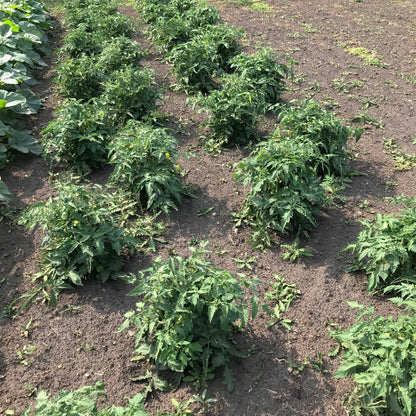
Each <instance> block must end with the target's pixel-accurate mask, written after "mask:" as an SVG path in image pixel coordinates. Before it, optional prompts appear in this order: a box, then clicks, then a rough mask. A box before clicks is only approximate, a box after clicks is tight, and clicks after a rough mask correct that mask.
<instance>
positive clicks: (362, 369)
mask: <svg viewBox="0 0 416 416" xmlns="http://www.w3.org/2000/svg"><path fill="white" fill-rule="evenodd" d="M392 300H393V301H394V302H395V303H397V304H399V305H405V306H406V309H407V311H408V313H409V314H406V315H399V316H398V317H397V319H393V317H392V316H389V317H388V318H385V317H383V316H379V315H377V316H374V308H373V307H372V306H368V307H366V306H363V305H359V304H358V303H357V302H348V304H349V305H350V307H352V308H357V309H358V311H359V312H358V316H357V320H356V323H355V324H354V325H353V326H352V327H350V328H349V329H347V330H335V331H333V330H331V331H330V333H331V335H332V337H333V338H334V339H335V340H336V341H337V342H339V343H340V344H341V346H342V347H343V348H344V349H345V351H344V353H343V356H342V364H341V366H340V367H339V368H338V370H337V371H336V372H335V377H338V378H343V377H348V376H353V377H354V381H355V383H356V387H355V389H354V391H353V393H352V394H351V395H350V396H349V397H348V398H347V399H346V401H345V405H346V406H347V408H348V410H349V412H350V414H352V415H362V414H368V415H386V414H388V415H391V416H403V415H406V416H413V415H415V414H416V413H415V409H416V388H415V384H414V374H415V371H416V364H415V360H414V359H413V357H414V355H415V352H416V343H415V336H414V334H415V331H416V319H415V311H416V304H415V300H414V298H413V299H406V300H403V299H402V298H399V299H397V298H396V299H392Z"/></svg>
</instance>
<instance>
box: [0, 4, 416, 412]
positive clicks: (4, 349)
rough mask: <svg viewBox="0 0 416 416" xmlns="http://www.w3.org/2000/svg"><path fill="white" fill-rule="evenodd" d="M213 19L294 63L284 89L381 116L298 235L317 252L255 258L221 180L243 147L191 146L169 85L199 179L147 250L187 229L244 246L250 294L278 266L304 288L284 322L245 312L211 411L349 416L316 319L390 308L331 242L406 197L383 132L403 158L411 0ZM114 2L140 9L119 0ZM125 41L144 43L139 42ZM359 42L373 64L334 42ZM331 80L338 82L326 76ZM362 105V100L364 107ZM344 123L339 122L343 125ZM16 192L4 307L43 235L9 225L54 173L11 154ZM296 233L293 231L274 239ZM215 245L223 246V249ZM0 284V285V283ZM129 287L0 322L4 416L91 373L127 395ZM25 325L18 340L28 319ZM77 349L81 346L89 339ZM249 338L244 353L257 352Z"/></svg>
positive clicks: (51, 99) (34, 125)
mask: <svg viewBox="0 0 416 416" xmlns="http://www.w3.org/2000/svg"><path fill="white" fill-rule="evenodd" d="M214 4H215V5H216V6H217V7H219V8H220V10H221V14H222V16H223V18H224V20H225V21H226V22H227V23H228V24H230V25H233V26H235V27H237V28H242V29H244V30H245V32H246V34H247V37H246V38H245V39H244V45H245V47H246V48H247V51H253V50H254V49H255V48H257V47H260V46H270V47H272V48H273V49H274V50H275V51H276V52H277V53H279V54H282V55H286V56H289V57H291V58H294V59H295V60H296V61H297V62H298V65H297V66H296V68H295V73H296V75H295V78H294V80H293V81H291V82H289V83H288V86H289V90H288V91H287V92H286V93H285V94H284V96H283V99H284V101H285V102H288V101H290V100H292V99H303V98H306V97H313V98H314V99H317V100H322V101H325V102H326V103H328V104H332V107H333V111H334V112H335V113H336V114H337V115H338V116H339V117H341V118H343V119H345V120H351V119H352V118H353V117H354V116H355V115H357V114H358V113H364V111H368V115H370V116H371V117H373V121H374V120H377V121H379V122H381V123H382V127H377V126H375V125H374V122H373V123H371V121H372V120H371V119H367V123H366V124H365V125H364V128H365V133H364V135H363V137H362V138H361V140H360V141H359V142H358V143H355V142H353V141H351V143H350V149H351V151H352V154H353V155H354V158H353V160H352V161H351V165H352V167H353V168H354V169H356V170H357V171H360V172H361V173H362V175H361V176H357V177H355V178H354V179H353V181H352V183H351V187H350V188H349V189H348V190H347V191H346V192H345V196H346V199H345V202H344V203H342V204H340V205H339V206H337V207H334V208H332V209H330V210H328V211H327V212H326V213H325V214H324V215H322V216H321V218H319V226H318V227H317V229H316V230H314V231H313V232H312V233H311V238H310V240H309V241H304V242H303V244H304V245H305V246H306V247H308V248H309V249H311V250H312V252H313V253H314V256H313V257H311V258H306V259H301V260H300V261H298V262H296V263H293V264H291V263H289V262H287V261H283V260H281V255H282V251H281V250H280V249H279V248H272V249H268V250H266V251H265V252H258V251H252V250H251V248H250V245H249V244H248V237H249V230H247V229H235V228H234V225H233V223H232V221H231V219H232V217H231V212H233V211H234V212H235V211H237V210H238V209H239V206H240V204H241V202H242V200H243V197H244V189H243V188H242V185H241V184H240V183H236V182H235V181H234V179H233V169H232V166H233V164H234V163H235V162H237V161H239V160H240V159H241V158H242V157H244V156H245V155H246V154H247V152H246V151H245V150H243V149H230V150H227V151H224V152H222V153H221V154H220V155H219V156H218V157H212V156H210V155H208V154H206V153H204V152H203V149H202V148H201V146H199V136H200V134H201V133H203V130H201V129H200V128H199V126H200V123H201V122H202V121H203V120H204V116H203V115H202V114H197V113H195V112H194V111H193V110H192V109H191V108H190V107H189V106H186V98H187V97H186V95H184V94H181V93H178V92H176V91H174V90H172V89H167V90H166V92H165V100H164V104H163V107H162V108H161V110H162V111H163V112H164V113H165V114H167V115H168V118H169V121H168V126H169V127H171V128H172V129H173V130H174V133H175V135H176V137H177V138H178V140H179V142H180V146H181V150H182V151H191V152H193V153H195V154H196V157H191V158H190V159H189V160H183V161H181V164H182V165H183V166H184V168H185V169H186V170H187V171H188V174H187V178H186V179H187V181H188V182H189V183H190V184H192V185H195V186H196V187H197V189H198V190H197V192H196V198H195V199H186V200H184V201H183V203H182V205H181V207H180V209H179V210H178V211H177V212H174V213H173V214H172V215H171V216H170V218H166V219H165V222H166V225H167V229H168V231H167V233H166V235H165V236H164V237H165V239H166V240H167V243H166V244H160V245H159V246H158V252H157V255H160V256H162V257H163V258H165V259H167V258H168V256H169V253H170V252H172V251H173V252H175V253H177V254H180V255H182V256H187V255H189V242H190V240H192V239H197V240H209V241H210V244H209V247H210V248H211V249H212V253H211V254H210V255H209V258H210V259H211V261H212V262H213V263H215V264H216V265H217V266H218V267H221V268H224V269H226V270H229V271H231V272H233V273H237V272H240V271H241V270H240V269H238V268H237V263H236V262H235V261H233V260H232V259H233V258H240V259H241V258H244V256H246V255H247V256H249V257H251V256H255V258H256V263H255V264H253V271H249V270H246V272H247V274H248V275H256V276H257V277H258V278H259V279H260V280H261V281H262V283H263V284H262V285H261V287H260V288H259V293H260V296H261V295H263V294H264V292H266V291H268V290H269V289H270V287H269V282H271V281H272V279H273V275H274V274H279V275H282V274H283V275H284V276H285V278H286V280H287V281H288V282H290V283H296V284H297V286H298V288H299V289H300V291H301V294H302V295H301V297H300V298H299V299H298V300H297V301H296V302H295V303H294V304H293V305H292V306H291V307H290V309H289V311H288V312H287V314H286V317H287V318H290V319H292V320H293V322H294V323H293V328H292V331H291V332H288V331H286V330H285V329H283V328H281V327H279V326H274V327H271V328H269V329H266V327H265V323H266V322H267V317H266V316H259V317H257V318H256V319H255V320H252V321H251V322H250V323H249V325H248V326H247V328H246V329H245V330H244V331H243V332H242V333H241V334H238V335H236V341H237V342H238V344H239V346H240V348H241V349H242V350H243V351H246V352H249V351H250V352H251V353H250V354H249V356H248V357H247V358H245V359H236V360H234V361H233V362H232V368H233V370H234V371H235V374H236V379H237V383H236V386H235V390H234V392H232V393H228V392H227V391H226V388H225V386H224V385H223V384H222V378H221V374H218V377H217V378H216V379H215V380H213V381H212V382H210V384H209V386H208V389H207V397H215V398H217V399H218V401H217V403H216V405H215V408H214V409H213V410H212V414H213V415H223V416H260V415H262V416H264V415H269V416H277V415H279V416H293V415H305V416H306V415H308V416H310V415H327V416H338V415H343V414H346V412H345V410H344V408H343V406H342V403H343V400H344V398H345V397H346V395H348V393H349V392H351V391H352V388H353V382H352V381H351V380H348V379H342V380H339V379H334V378H333V373H334V371H335V370H336V368H337V367H338V366H339V363H340V358H339V357H336V358H330V357H329V356H328V352H329V351H330V350H331V348H332V347H333V346H334V342H333V340H332V339H331V337H330V335H329V334H328V323H335V324H338V325H341V326H342V327H344V328H347V327H348V326H350V325H351V324H352V323H353V322H354V319H355V315H356V314H355V312H354V310H351V309H350V308H349V307H348V305H347V303H346V302H347V301H348V300H354V301H358V302H360V303H362V304H366V305H370V304H371V305H374V306H375V307H376V310H377V312H378V313H379V314H383V315H385V316H387V315H389V314H396V313H397V310H396V308H395V307H394V306H393V305H392V304H391V303H390V302H389V301H388V300H386V299H385V298H382V297H377V296H369V295H368V294H367V290H366V277H365V276H364V275H363V274H349V273H345V272H343V271H342V268H343V267H345V266H346V264H347V260H348V256H347V255H346V254H345V253H342V252H341V250H342V249H343V247H345V246H346V245H347V244H348V243H349V242H352V241H353V240H354V239H355V238H356V236H357V234H358V232H359V229H360V225H359V224H358V223H357V220H359V219H363V218H371V217H372V216H373V214H374V213H375V212H386V211H387V210H390V209H391V207H389V206H387V205H386V203H385V202H383V201H381V200H380V198H383V197H385V196H393V195H400V194H405V195H407V196H416V195H415V187H414V185H415V172H414V170H408V171H398V170H395V168H394V164H393V160H392V158H391V156H390V155H389V154H388V153H386V152H385V148H384V145H383V138H392V137H393V138H394V139H395V140H396V142H397V144H398V145H399V146H400V147H401V148H402V149H403V150H405V151H406V152H409V153H414V149H413V147H412V140H411V139H412V138H414V137H416V129H415V124H416V116H415V105H416V103H415V100H414V97H413V94H414V89H415V86H414V82H416V60H415V58H416V56H415V54H416V50H415V49H414V45H415V40H416V39H415V38H416V34H415V26H414V22H415V21H416V5H415V3H414V2H412V1H405V0H403V1H395V2H392V1H386V0H362V2H354V1H351V0H338V1H337V2H334V1H333V0H311V1H305V0H291V1H269V2H267V4H268V5H269V6H270V7H271V8H272V12H267V13H266V12H256V11H253V10H250V9H248V8H245V7H243V6H241V5H237V4H235V3H231V2H218V3H214ZM122 11H123V12H124V13H126V14H128V15H131V16H134V17H136V18H137V14H136V12H135V11H134V9H133V8H131V7H124V8H122ZM56 24H57V26H56V29H55V30H54V31H52V32H51V33H50V38H51V42H52V44H53V46H54V47H55V48H57V47H59V41H60V39H61V37H62V35H63V29H62V28H61V27H60V26H59V16H58V17H57V19H56ZM137 40H138V41H139V42H140V43H141V45H142V47H143V48H146V47H148V46H149V43H148V42H147V41H146V39H145V37H144V36H142V35H140V36H138V38H137ZM352 46H357V47H365V48H367V49H368V50H371V51H376V52H377V54H378V56H379V57H380V59H381V61H382V62H384V63H385V64H386V66H385V67H384V68H382V67H376V66H371V65H366V64H365V62H364V60H363V59H362V58H360V57H358V56H353V55H351V54H349V53H348V52H346V51H345V48H346V47H352ZM151 51H152V53H151V55H150V56H148V57H146V59H145V62H144V64H145V66H147V67H150V68H153V69H154V70H155V76H156V79H157V80H158V82H159V83H160V84H161V85H165V86H168V85H170V84H173V82H174V78H172V76H171V75H169V74H168V72H169V67H167V66H166V65H165V64H164V63H163V62H161V57H162V56H161V55H160V54H159V53H158V51H157V50H155V49H154V48H153V49H152V50H151ZM55 59H56V58H55V56H54V55H52V56H51V57H49V58H48V63H49V67H48V68H47V69H45V70H43V71H41V72H39V73H38V74H37V79H38V81H39V82H40V83H39V85H37V86H36V87H35V89H36V92H37V93H38V94H40V95H41V97H42V98H43V99H44V105H43V110H42V111H41V112H40V113H39V114H37V115H36V116H34V117H32V118H30V119H28V124H29V126H30V128H31V129H32V130H33V131H34V133H35V134H36V135H37V136H39V132H40V131H41V130H42V128H43V127H45V126H46V124H47V123H48V122H49V121H50V120H51V119H52V118H53V113H54V109H55V107H56V103H57V98H56V96H54V94H53V84H52V79H53V76H54V74H53V69H54V65H55ZM334 80H343V81H341V82H344V83H345V82H348V81H353V80H358V81H362V82H363V84H362V86H361V87H354V88H351V89H350V91H349V93H344V92H337V91H336V90H335V89H334V88H333V84H334V82H333V81H334ZM338 83H339V82H338ZM369 100H373V101H374V103H373V105H371V106H370V107H369V108H368V109H367V110H365V109H364V106H365V103H366V102H367V103H368V102H369ZM346 123H348V121H346ZM276 126H277V124H276V121H275V118H274V117H273V116H270V115H268V116H267V117H266V118H265V121H264V123H263V124H262V128H263V129H264V131H265V133H270V132H271V131H272V130H273V129H274V128H275V127H276ZM1 174H2V178H3V180H5V182H6V183H7V185H8V186H9V188H10V190H11V191H12V193H13V195H14V197H15V199H14V201H13V205H12V206H13V207H16V212H13V213H12V214H11V216H10V217H9V218H7V219H5V220H3V222H1V223H0V281H2V283H1V286H0V309H1V310H3V309H4V308H5V307H6V306H7V305H8V304H9V303H10V302H11V301H13V300H14V299H16V298H17V297H18V296H19V295H20V294H23V293H26V292H28V291H30V290H31V289H33V288H34V286H33V283H31V282H30V281H28V280H27V278H30V277H31V276H32V275H33V274H34V273H35V272H36V271H37V267H38V266H37V262H38V260H39V256H40V254H39V248H40V245H41V241H42V237H43V236H42V234H41V233H40V232H39V231H38V230H35V231H34V232H32V233H28V232H27V231H25V230H24V229H23V228H22V227H20V226H18V225H17V224H16V219H17V217H18V213H19V210H20V209H22V208H24V207H26V206H27V205H30V204H32V203H34V202H35V201H39V200H44V199H46V198H48V197H49V196H50V195H51V192H52V191H51V180H50V176H49V172H48V169H47V166H46V164H45V162H44V161H43V160H42V159H41V158H40V157H34V156H31V155H28V156H22V155H16V158H15V160H14V161H13V162H12V163H11V164H10V165H9V166H8V167H6V168H5V169H3V171H2V172H1ZM107 175H108V169H105V170H103V171H100V172H95V173H94V174H93V175H92V177H91V179H92V180H96V181H101V182H102V181H103V180H105V178H106V176H107ZM208 207H213V210H212V211H211V212H209V213H208V214H207V215H202V216H201V215H198V212H199V210H200V209H201V208H208ZM281 241H282V242H284V243H287V242H289V243H290V242H292V240H291V239H281ZM220 250H226V252H225V253H223V254H221V253H220V252H219V251H220ZM152 256H153V255H150V254H149V255H147V256H146V257H144V256H142V257H137V258H134V259H131V260H130V262H129V264H128V266H127V268H126V270H127V271H132V272H136V271H138V270H140V269H142V268H143V267H145V266H148V265H149V264H150V262H151V259H152ZM3 279H4V281H3ZM131 289H132V287H131V286H129V285H128V284H126V283H124V282H120V281H110V282H108V283H106V284H105V285H103V284H100V283H98V282H85V284H84V286H83V287H80V288H77V289H74V290H71V291H66V292H64V293H62V294H61V296H60V298H59V305H58V307H57V308H52V307H49V308H47V307H46V306H45V305H44V304H42V303H39V302H38V303H35V304H33V305H31V306H30V307H29V308H27V309H26V310H25V311H24V312H23V313H22V314H21V315H19V316H18V317H17V318H16V319H13V320H11V319H9V318H4V319H1V320H0V414H4V412H5V411H6V410H7V409H12V410H14V412H15V414H20V413H21V412H22V411H23V410H24V409H25V408H26V407H27V406H29V405H30V404H33V403H34V398H35V396H36V393H35V391H38V390H41V389H46V390H48V391H49V392H50V394H51V395H52V396H54V395H55V394H56V393H57V392H58V391H60V390H62V389H65V390H74V389H77V388H79V387H81V386H83V385H92V384H94V383H95V382H97V381H99V380H102V381H103V382H104V383H105V385H106V392H107V398H106V400H105V401H104V403H105V404H106V405H107V406H109V405H111V404H116V405H125V404H126V398H127V397H132V396H134V395H135V394H136V393H137V392H139V391H140V390H141V389H142V388H143V384H139V383H134V382H132V381H131V380H130V377H131V376H133V375H135V374H137V372H138V371H140V367H139V366H138V365H137V364H135V363H133V362H131V361H130V359H131V352H132V350H133V344H134V337H133V333H132V332H128V331H126V332H123V333H116V332H115V331H116V329H117V327H118V326H119V325H120V324H121V322H122V321H123V315H124V313H125V312H127V311H128V310H130V309H132V308H133V307H134V302H135V299H134V298H132V297H129V296H126V295H127V293H128V292H129V291H130V290H131ZM29 322H31V324H30V328H29V331H28V333H27V334H26V336H25V333H24V332H25V331H24V328H25V327H27V325H28V323H29ZM87 344H88V345H89V346H87ZM28 345H34V346H36V351H35V352H34V353H33V354H32V356H31V358H33V362H32V365H31V366H30V367H28V366H25V365H22V364H21V362H20V361H19V360H18V356H17V352H18V351H19V350H22V348H23V347H24V346H28ZM253 346H254V347H253ZM320 355H322V358H323V360H324V364H325V369H326V370H327V372H325V373H324V372H320V371H317V370H315V369H313V368H311V367H310V366H309V367H308V366H307V367H306V368H305V369H304V370H303V371H302V372H300V373H299V374H297V373H296V372H295V371H294V370H293V368H292V367H291V366H290V365H289V364H288V361H292V362H296V363H303V362H305V361H306V360H307V359H308V357H309V358H311V359H315V358H318V357H319V356H320ZM194 393H197V391H196V390H195V388H194V386H193V385H192V384H187V383H182V384H181V385H180V386H179V388H178V389H177V390H175V391H174V392H171V393H153V394H151V396H150V397H149V400H148V409H149V411H150V412H153V413H156V411H158V410H172V404H171V398H173V397H174V398H176V399H177V400H187V399H188V398H189V397H191V396H192V394H194Z"/></svg>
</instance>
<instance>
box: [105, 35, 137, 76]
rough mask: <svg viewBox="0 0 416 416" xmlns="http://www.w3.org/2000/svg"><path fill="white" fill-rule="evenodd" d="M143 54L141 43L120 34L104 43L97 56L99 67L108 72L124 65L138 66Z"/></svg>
mask: <svg viewBox="0 0 416 416" xmlns="http://www.w3.org/2000/svg"><path fill="white" fill-rule="evenodd" d="M143 56H144V52H143V51H142V50H141V49H140V44H139V43H137V42H136V41H133V40H131V39H129V38H127V37H126V36H118V37H117V38H114V39H111V40H108V41H106V42H105V43H104V48H103V50H102V52H101V53H100V55H99V56H98V57H97V67H98V68H99V70H101V71H103V72H105V73H107V74H110V73H112V72H113V71H116V70H117V69H120V68H121V67H122V66H133V67H136V68H138V67H140V66H141V65H140V61H141V59H142V58H143Z"/></svg>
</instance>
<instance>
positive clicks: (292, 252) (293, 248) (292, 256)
mask: <svg viewBox="0 0 416 416" xmlns="http://www.w3.org/2000/svg"><path fill="white" fill-rule="evenodd" d="M281 246H282V247H283V248H285V249H286V251H285V252H284V253H283V255H282V260H289V261H290V262H291V263H293V262H295V261H296V260H297V259H298V258H299V257H312V256H313V254H312V252H311V251H310V250H309V249H308V248H305V247H303V248H301V247H299V239H298V238H296V239H295V241H294V243H293V244H282V245H281Z"/></svg>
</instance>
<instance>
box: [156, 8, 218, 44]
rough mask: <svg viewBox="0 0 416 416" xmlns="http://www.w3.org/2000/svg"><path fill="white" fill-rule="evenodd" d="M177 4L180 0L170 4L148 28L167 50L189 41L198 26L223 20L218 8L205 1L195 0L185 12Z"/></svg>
mask: <svg viewBox="0 0 416 416" xmlns="http://www.w3.org/2000/svg"><path fill="white" fill-rule="evenodd" d="M185 4H186V3H185ZM177 5H178V2H173V3H171V4H169V6H168V8H167V12H166V13H165V14H164V15H163V14H162V16H159V17H157V18H156V20H155V21H154V22H153V23H152V25H151V26H150V27H149V28H148V33H149V35H150V37H151V38H152V40H153V42H154V43H156V44H158V45H159V46H160V47H162V48H163V49H164V50H166V51H168V50H170V49H172V48H173V47H174V46H175V45H178V44H180V43H183V42H187V41H189V40H190V39H191V37H192V36H193V33H194V31H195V30H197V29H198V28H201V27H204V26H207V25H215V24H217V23H219V22H221V16H220V14H219V11H218V9H217V8H216V7H213V6H211V5H209V4H207V3H205V2H199V1H198V2H194V5H193V6H192V7H189V8H187V9H186V10H185V11H183V12H182V11H181V10H180V9H179V8H178V7H177Z"/></svg>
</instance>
